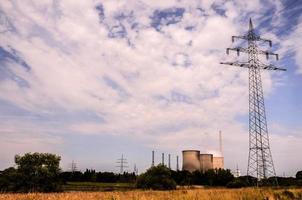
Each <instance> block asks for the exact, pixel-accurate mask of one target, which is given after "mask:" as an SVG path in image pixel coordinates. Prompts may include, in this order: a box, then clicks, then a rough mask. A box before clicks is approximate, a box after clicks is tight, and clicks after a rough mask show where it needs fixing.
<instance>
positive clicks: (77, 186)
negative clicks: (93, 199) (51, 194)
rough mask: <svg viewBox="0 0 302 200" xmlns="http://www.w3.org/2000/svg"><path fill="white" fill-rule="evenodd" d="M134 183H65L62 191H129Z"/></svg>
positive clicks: (133, 186)
mask: <svg viewBox="0 0 302 200" xmlns="http://www.w3.org/2000/svg"><path fill="white" fill-rule="evenodd" d="M134 188H135V184H134V183H99V182H67V183H66V184H65V185H64V186H63V190H64V191H113V190H131V189H134Z"/></svg>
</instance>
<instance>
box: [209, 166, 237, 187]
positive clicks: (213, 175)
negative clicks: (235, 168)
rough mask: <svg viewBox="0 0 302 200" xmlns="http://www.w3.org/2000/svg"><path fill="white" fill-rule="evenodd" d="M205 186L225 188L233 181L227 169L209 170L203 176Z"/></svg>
mask: <svg viewBox="0 0 302 200" xmlns="http://www.w3.org/2000/svg"><path fill="white" fill-rule="evenodd" d="M204 176H205V180H206V184H207V185H210V186H226V184H227V183H229V182H231V181H232V180H233V179H234V176H233V174H232V173H231V171H230V170H229V169H210V170H208V171H206V172H205V174H204Z"/></svg>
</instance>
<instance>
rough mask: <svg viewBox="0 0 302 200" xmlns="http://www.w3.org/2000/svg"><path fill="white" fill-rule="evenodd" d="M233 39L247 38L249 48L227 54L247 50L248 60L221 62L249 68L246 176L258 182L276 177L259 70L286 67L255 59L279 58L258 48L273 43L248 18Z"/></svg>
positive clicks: (238, 49) (240, 48) (228, 49)
mask: <svg viewBox="0 0 302 200" xmlns="http://www.w3.org/2000/svg"><path fill="white" fill-rule="evenodd" d="M235 39H243V40H246V41H247V42H248V48H243V47H235V48H227V50H226V52H227V54H229V51H230V50H232V51H236V52H237V55H238V56H239V53H240V52H243V53H247V54H248V62H239V61H236V62H222V63H221V64H226V65H233V66H237V67H245V68H248V70H249V157H248V167H247V175H250V176H254V177H256V178H257V180H258V181H260V180H262V179H266V178H268V177H270V176H276V172H275V168H274V163H273V158H272V154H271V150H270V145H269V136H268V130H267V122H266V114H265V107H264V98H263V89H262V82H261V70H281V71H286V69H282V68H278V67H276V66H274V65H271V64H269V65H266V64H263V63H262V62H261V61H260V60H259V59H258V55H259V54H263V55H266V58H267V59H268V58H269V56H270V55H273V56H276V60H278V54H275V53H273V52H270V51H263V50H260V49H258V46H257V42H268V43H269V45H270V47H271V46H272V42H271V41H270V40H267V39H263V38H261V37H260V36H259V35H257V34H256V33H255V30H254V27H253V23H252V20H251V19H250V23H249V30H248V32H247V34H246V35H244V36H232V42H234V40H235Z"/></svg>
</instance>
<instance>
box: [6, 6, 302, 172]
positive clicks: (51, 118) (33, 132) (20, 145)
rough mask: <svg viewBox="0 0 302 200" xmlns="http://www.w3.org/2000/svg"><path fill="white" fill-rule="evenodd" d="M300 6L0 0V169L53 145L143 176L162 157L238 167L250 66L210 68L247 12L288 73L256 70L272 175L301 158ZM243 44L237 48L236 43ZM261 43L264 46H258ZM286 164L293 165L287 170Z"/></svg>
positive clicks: (85, 164)
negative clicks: (206, 155)
mask: <svg viewBox="0 0 302 200" xmlns="http://www.w3.org/2000/svg"><path fill="white" fill-rule="evenodd" d="M301 11H302V4H301V2H300V1H293V0H291V1H277V0H265V1H257V0H255V1H225V0H217V1H211V0H210V1H205V0H204V1H194V0H190V1H182V0H166V1H151V0H141V1H134V0H133V1H132V0H131V1H119V0H110V1H100V0H91V1H77V2H76V1H68V0H61V1H60V0H45V1H38V0H37V1H35V0H34V1H21V0H20V1H16V0H11V1H6V0H5V1H3V2H1V5H0V34H1V36H0V169H3V168H6V167H9V166H11V165H12V164H13V156H14V155H15V154H23V153H25V152H35V151H39V152H52V153H56V154H59V155H61V156H62V162H61V166H62V168H63V169H64V170H67V169H69V168H70V164H71V162H72V160H74V161H75V162H76V163H77V165H78V168H79V169H85V168H94V169H96V170H108V171H114V172H118V169H117V168H115V165H116V164H115V162H116V159H118V158H119V157H120V156H121V154H122V153H123V154H124V155H125V157H126V158H127V159H128V162H129V171H131V170H132V169H133V166H134V164H136V165H137V166H138V169H139V171H144V170H145V169H146V168H147V167H149V166H150V163H151V151H152V150H155V151H156V162H157V163H158V162H159V161H160V154H161V153H162V152H164V153H166V154H168V153H170V154H171V155H172V158H173V159H172V166H175V165H176V164H175V157H176V155H179V156H181V150H183V149H200V150H201V151H202V152H212V153H214V154H219V153H218V132H219V130H222V133H223V147H224V152H223V153H224V156H225V165H226V167H227V168H230V169H234V168H235V167H236V165H237V164H238V165H239V168H240V169H241V171H242V173H243V174H244V172H245V171H246V165H247V154H248V82H247V81H248V79H247V78H248V77H247V75H248V74H247V70H245V69H240V68H234V67H228V66H222V65H219V63H220V62H221V61H231V60H236V59H239V60H244V59H246V56H241V57H239V58H238V57H237V56H235V55H230V56H227V55H225V48H227V47H231V46H232V45H236V43H235V44H232V43H231V36H232V35H243V34H245V33H246V31H247V29H248V20H249V18H250V17H251V18H252V19H253V22H254V26H255V27H256V29H257V32H258V33H259V34H261V36H262V37H263V38H267V39H271V40H272V41H273V47H272V49H271V50H273V51H275V52H277V53H279V54H280V60H279V61H278V62H276V61H273V60H269V61H266V59H265V58H264V57H263V58H262V59H263V62H271V63H273V64H275V65H278V66H281V67H284V68H286V69H287V72H271V71H270V72H263V73H262V78H263V85H264V86H263V87H264V94H265V103H266V111H267V118H268V128H269V132H270V139H271V141H270V142H271V148H272V154H273V159H274V162H275V167H276V171H277V174H278V175H282V174H283V173H285V174H286V175H294V174H295V172H296V171H297V170H301V166H302V159H297V158H298V157H299V156H298V152H300V151H301V150H302V146H301V143H302V138H301V131H302V125H301V124H302V123H301V122H302V119H301V115H302V103H301V102H302V94H301V92H300V87H301V85H302V65H301V64H299V63H302V39H301V33H302V25H301V22H302V17H301V13H302V12H301ZM239 44H240V45H246V44H244V43H242V44H241V43H239ZM259 45H260V47H261V48H262V49H268V47H267V46H265V45H263V44H259ZM288 163H290V165H288Z"/></svg>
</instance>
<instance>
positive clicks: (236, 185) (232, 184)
mask: <svg viewBox="0 0 302 200" xmlns="http://www.w3.org/2000/svg"><path fill="white" fill-rule="evenodd" d="M247 186H248V185H247V183H246V181H243V180H240V179H238V178H236V179H234V180H233V181H231V182H229V183H228V184H227V185H226V187H227V188H242V187H247Z"/></svg>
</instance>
